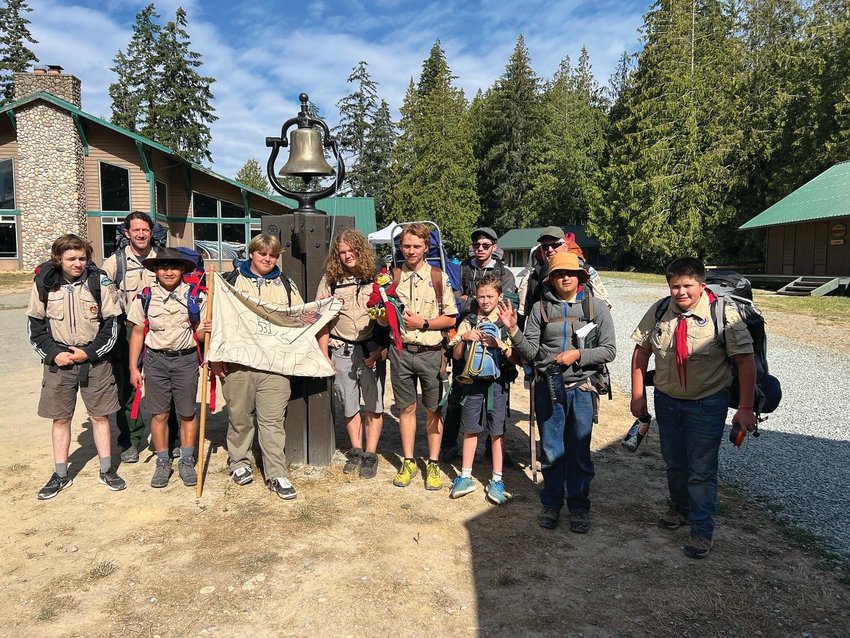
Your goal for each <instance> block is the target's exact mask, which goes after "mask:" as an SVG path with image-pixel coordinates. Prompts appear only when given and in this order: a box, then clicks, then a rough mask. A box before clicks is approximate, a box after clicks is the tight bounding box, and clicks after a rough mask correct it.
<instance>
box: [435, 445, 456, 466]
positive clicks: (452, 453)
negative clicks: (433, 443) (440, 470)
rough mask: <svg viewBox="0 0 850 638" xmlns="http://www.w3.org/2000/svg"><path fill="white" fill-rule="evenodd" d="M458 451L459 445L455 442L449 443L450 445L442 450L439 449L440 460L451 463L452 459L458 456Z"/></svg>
mask: <svg viewBox="0 0 850 638" xmlns="http://www.w3.org/2000/svg"><path fill="white" fill-rule="evenodd" d="M460 452H461V449H460V445H458V444H457V443H455V444H454V445H451V446H449V447H447V448H445V449H443V450H440V460H441V461H442V462H443V463H451V462H452V461H454V460H455V459H456V458H458V457H459V456H460Z"/></svg>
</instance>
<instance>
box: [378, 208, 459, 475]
mask: <svg viewBox="0 0 850 638" xmlns="http://www.w3.org/2000/svg"><path fill="white" fill-rule="evenodd" d="M429 241H430V231H429V230H428V227H427V226H425V225H424V224H408V225H406V226H405V227H404V230H403V231H402V233H401V242H400V246H401V253H402V255H403V256H404V265H403V266H402V267H401V269H396V271H395V273H394V279H395V280H396V281H397V282H398V286H397V288H396V294H397V295H398V298H399V299H400V300H401V302H402V303H403V304H404V315H403V316H402V319H403V320H404V325H405V328H406V329H407V332H405V333H404V335H403V336H402V341H403V344H402V349H401V351H400V352H399V351H398V350H397V349H396V348H395V346H390V349H389V361H390V380H391V383H392V387H393V396H394V397H395V404H396V406H397V407H398V409H399V419H398V422H399V429H400V430H401V447H402V452H403V453H404V461H403V462H402V465H401V469H400V470H399V472H398V474H397V475H396V477H395V480H394V481H393V485H396V486H398V487H407V486H408V485H410V481H411V479H413V477H414V476H416V474H417V473H418V470H417V469H416V460H415V459H414V458H413V444H414V440H415V437H416V382H417V380H418V381H419V386H420V388H421V392H422V405H423V406H424V407H425V414H426V415H427V426H426V431H427V434H428V465H427V468H426V475H425V489H427V490H439V489H441V488H442V487H443V481H442V479H441V478H440V467H439V465H438V464H437V461H438V459H439V455H440V440H441V438H442V423H441V420H440V413H439V412H438V408H439V405H440V399H441V398H442V391H443V380H444V377H445V365H444V362H445V358H444V357H445V354H444V345H443V344H444V339H443V335H442V333H441V332H440V331H441V330H447V329H449V328H451V327H452V326H454V324H455V315H457V306H456V305H455V300H454V294H453V292H452V287H451V284H450V283H449V280H448V277H446V273H444V272H442V271H439V270H437V272H436V273H434V272H432V270H431V266H430V264H428V262H427V261H426V260H425V256H426V254H427V251H428V243H429ZM435 279H436V281H437V282H438V283H437V285H438V286H440V287H442V297H441V298H440V299H438V298H437V297H438V295H437V290H435ZM379 321H380V322H381V324H382V325H386V318H383V319H380V320H379Z"/></svg>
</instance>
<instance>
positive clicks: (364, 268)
mask: <svg viewBox="0 0 850 638" xmlns="http://www.w3.org/2000/svg"><path fill="white" fill-rule="evenodd" d="M342 242H345V243H346V244H348V247H349V248H351V250H353V251H354V254H355V256H356V257H357V263H356V264H355V265H354V269H353V270H348V268H346V267H345V266H344V265H343V263H342V261H341V260H340V258H339V245H340V244H341V243H342ZM376 262H377V257H376V256H375V251H374V249H373V248H372V246H371V245H370V244H369V240H368V239H366V236H365V235H364V234H363V233H361V232H360V231H359V230H355V229H354V228H346V229H345V230H343V231H342V232H341V233H339V234H338V235H336V237H334V239H333V241H332V242H331V246H330V251H329V252H328V259H327V261H326V262H325V280H326V281H327V282H328V283H329V284H331V283H340V282H342V281H345V279H347V278H348V277H355V278H356V279H371V278H372V277H374V275H375V265H376Z"/></svg>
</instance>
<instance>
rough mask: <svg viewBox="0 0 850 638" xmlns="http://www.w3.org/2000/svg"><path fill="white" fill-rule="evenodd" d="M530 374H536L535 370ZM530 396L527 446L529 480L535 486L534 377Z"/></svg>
mask: <svg viewBox="0 0 850 638" xmlns="http://www.w3.org/2000/svg"><path fill="white" fill-rule="evenodd" d="M532 374H537V371H536V370H535V371H534V372H533V373H532ZM530 386H531V394H530V396H529V399H528V406H529V407H528V445H529V448H530V453H531V480H532V482H533V483H534V484H535V485H537V441H536V440H535V436H534V428H535V422H534V377H532V378H531V384H530Z"/></svg>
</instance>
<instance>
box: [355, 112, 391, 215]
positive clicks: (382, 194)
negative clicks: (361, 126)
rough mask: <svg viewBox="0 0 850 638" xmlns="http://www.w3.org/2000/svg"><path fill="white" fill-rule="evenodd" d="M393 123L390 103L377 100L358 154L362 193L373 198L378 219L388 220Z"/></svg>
mask: <svg viewBox="0 0 850 638" xmlns="http://www.w3.org/2000/svg"><path fill="white" fill-rule="evenodd" d="M394 143H395V127H394V126H393V122H392V117H391V116H390V105H389V104H387V102H386V100H381V104H380V106H378V110H377V111H375V116H374V118H372V121H371V123H370V124H369V130H368V137H367V141H366V145H365V147H364V149H363V155H362V156H361V158H360V161H359V165H360V170H361V178H360V185H361V188H362V190H363V195H364V196H367V197H372V198H374V200H375V213H376V215H377V218H378V222H379V223H380V224H381V225H382V226H384V225H386V224H389V223H390V222H391V221H392V219H390V214H389V201H388V200H389V192H390V187H391V184H392V153H393V145H394Z"/></svg>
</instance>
